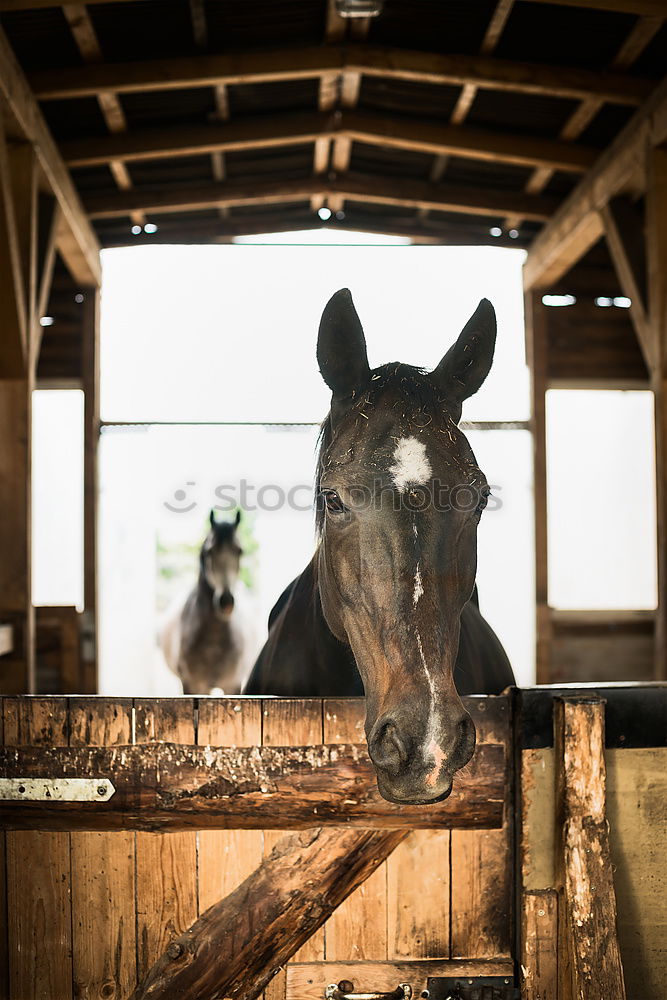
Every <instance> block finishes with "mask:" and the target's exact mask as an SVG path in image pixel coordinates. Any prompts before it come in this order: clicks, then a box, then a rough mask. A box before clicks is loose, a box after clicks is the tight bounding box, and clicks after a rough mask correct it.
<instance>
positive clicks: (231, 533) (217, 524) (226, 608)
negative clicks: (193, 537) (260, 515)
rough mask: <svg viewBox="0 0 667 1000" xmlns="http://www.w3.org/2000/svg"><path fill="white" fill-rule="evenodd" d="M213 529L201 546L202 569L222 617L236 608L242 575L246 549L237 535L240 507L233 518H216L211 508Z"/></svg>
mask: <svg viewBox="0 0 667 1000" xmlns="http://www.w3.org/2000/svg"><path fill="white" fill-rule="evenodd" d="M209 521H210V529H209V532H208V534H207V535H206V538H205V539H204V543H203V545H202V547H201V552H200V556H199V560H200V573H201V575H202V576H203V577H204V579H205V580H206V583H207V584H208V586H209V588H210V589H211V591H212V598H211V599H212V602H213V609H214V611H215V612H216V614H217V615H218V616H219V617H221V618H224V619H226V618H229V616H230V615H231V613H232V611H233V610H234V593H233V591H234V587H235V585H236V581H237V579H238V575H239V566H240V563H241V556H242V555H243V549H242V548H241V546H240V545H239V542H238V538H237V528H238V526H239V524H240V521H241V511H237V513H236V517H235V519H234V520H233V521H216V519H215V511H213V510H212V511H211V514H210V517H209Z"/></svg>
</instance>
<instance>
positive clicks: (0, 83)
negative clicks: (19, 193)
mask: <svg viewBox="0 0 667 1000" xmlns="http://www.w3.org/2000/svg"><path fill="white" fill-rule="evenodd" d="M0 94H2V96H3V97H4V99H5V101H6V102H7V104H8V105H9V107H10V109H11V111H12V113H13V115H14V117H15V118H16V120H17V121H18V123H19V126H20V128H21V130H22V132H23V134H24V136H25V138H26V139H27V140H28V141H29V142H30V143H32V144H33V145H34V147H35V151H36V153H37V158H38V160H39V162H40V166H41V168H42V170H43V172H44V174H45V176H46V179H47V181H48V183H49V186H50V188H51V190H52V191H53V194H54V195H55V197H56V198H57V200H58V203H59V205H60V208H61V210H62V220H61V223H62V224H61V226H60V228H59V241H58V242H59V247H58V248H59V251H60V254H61V256H62V257H63V260H64V261H65V263H66V264H67V266H68V268H69V270H70V272H71V273H72V275H73V276H74V277H75V278H77V280H81V281H83V282H86V283H88V284H95V285H99V283H100V281H101V269H100V261H99V243H98V242H97V237H96V236H95V234H94V232H93V229H92V227H91V225H90V223H89V221H88V219H87V218H86V214H85V212H84V210H83V207H82V205H81V201H80V199H79V196H78V194H77V192H76V190H75V188H74V185H73V183H72V180H71V178H70V175H69V171H68V170H67V168H66V167H65V164H64V163H63V161H62V157H61V156H60V153H59V152H58V150H57V148H56V145H55V142H54V141H53V139H52V137H51V133H50V131H49V129H48V127H47V125H46V122H45V121H44V118H43V116H42V113H41V111H40V110H39V107H38V105H37V102H36V100H35V97H34V95H33V93H32V91H31V89H30V87H29V85H28V83H27V81H26V79H25V76H24V74H23V71H22V69H21V67H20V66H19V63H18V61H17V59H16V56H15V55H14V52H13V50H12V47H11V45H10V44H9V42H8V40H7V37H6V35H5V34H4V32H3V31H2V29H1V28H0Z"/></svg>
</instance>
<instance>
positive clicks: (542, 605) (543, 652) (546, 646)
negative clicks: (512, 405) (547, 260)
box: [524, 272, 551, 684]
mask: <svg viewBox="0 0 667 1000" xmlns="http://www.w3.org/2000/svg"><path fill="white" fill-rule="evenodd" d="M524 277H525V272H524ZM524 309H525V322H526V359H527V362H528V369H529V371H530V419H531V432H532V438H533V482H534V486H533V490H534V494H535V501H534V503H535V507H534V530H535V661H536V662H535V669H536V679H537V683H538V684H545V683H548V679H549V671H550V642H551V622H550V619H549V608H548V604H549V594H548V585H549V573H548V556H549V550H548V539H547V441H546V391H547V368H548V358H549V336H548V327H547V318H548V313H547V309H546V306H544V305H543V304H542V297H541V295H539V294H538V293H536V292H527V294H526V295H525V296H524Z"/></svg>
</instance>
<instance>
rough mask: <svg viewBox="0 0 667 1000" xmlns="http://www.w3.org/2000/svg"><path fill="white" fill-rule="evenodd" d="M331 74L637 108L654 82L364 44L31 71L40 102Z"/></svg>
mask: <svg viewBox="0 0 667 1000" xmlns="http://www.w3.org/2000/svg"><path fill="white" fill-rule="evenodd" d="M332 73H341V74H342V73H360V74H362V75H364V74H368V75H370V76H377V77H382V78H386V79H395V80H409V81H413V82H415V83H430V84H452V85H454V86H463V85H464V84H466V83H473V84H475V85H476V86H478V87H483V88H488V89H493V90H500V91H506V92H516V93H525V94H547V95H551V96H555V97H570V98H574V99H579V100H583V99H584V98H586V97H588V96H590V95H595V96H597V97H599V98H602V99H603V100H605V101H611V102H614V103H616V104H627V105H631V106H632V105H638V104H641V102H642V101H643V100H644V99H645V98H646V97H647V96H648V95H649V94H650V92H651V90H652V89H653V87H654V85H655V82H654V81H652V80H645V79H642V78H641V77H635V76H629V75H625V74H622V73H611V72H599V71H594V70H585V69H578V68H573V67H558V66H547V65H541V64H534V63H520V62H512V61H510V60H504V59H495V58H493V57H491V56H466V55H441V54H438V53H429V52H413V51H410V50H404V49H395V48H387V47H381V46H372V45H361V44H348V45H331V46H322V47H319V48H304V49H294V50H289V49H282V50H277V51H273V52H245V53H242V52H239V53H234V54H228V55H199V56H192V57H179V58H174V59H151V60H145V61H141V62H130V63H103V64H100V65H90V66H80V67H64V68H61V69H58V70H42V71H40V72H36V73H32V74H31V75H30V81H31V85H32V87H33V90H34V92H35V94H36V96H37V97H38V98H39V99H40V100H53V99H61V98H62V99H66V98H75V97H90V96H94V95H96V94H98V93H100V92H102V91H105V90H112V91H114V92H116V93H129V92H132V91H145V90H171V89H181V88H187V87H206V86H215V85H216V84H219V83H225V84H237V83H244V84H249V83H268V82H272V81H280V80H299V79H302V80H308V79H319V78H321V77H322V76H326V75H329V76H330V75H331V74H332Z"/></svg>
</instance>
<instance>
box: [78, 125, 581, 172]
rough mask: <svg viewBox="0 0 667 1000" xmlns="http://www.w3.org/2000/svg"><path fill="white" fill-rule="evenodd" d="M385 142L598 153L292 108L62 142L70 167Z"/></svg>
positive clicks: (522, 157)
mask: <svg viewBox="0 0 667 1000" xmlns="http://www.w3.org/2000/svg"><path fill="white" fill-rule="evenodd" d="M340 136H342V137H344V138H347V139H348V140H350V141H355V142H364V143H368V144H370V145H377V146H384V147H387V148H390V149H405V150H408V151H412V152H421V153H432V154H434V155H454V156H462V157H465V158H468V159H473V160H485V161H489V162H500V163H513V164H517V165H520V166H548V167H549V168H551V169H553V170H564V171H568V172H574V173H583V172H585V171H586V170H587V169H589V168H590V167H591V166H592V165H593V163H594V162H595V160H596V159H597V156H598V151H597V150H595V149H592V148H591V147H587V146H582V145H575V144H574V143H567V142H560V141H557V140H549V139H537V138H534V137H533V136H526V135H521V134H517V135H514V134H512V133H509V134H508V133H506V132H491V131H484V130H482V129H472V128H460V127H457V126H447V125H444V126H443V125H437V124H434V123H432V122H420V121H414V120H407V119H405V118H392V117H389V116H384V115H375V114H368V113H366V112H357V111H343V112H340V113H338V114H326V113H322V112H320V113H317V112H312V113H303V114H302V113H298V114H285V115H271V116H269V117H267V118H246V119H236V120H232V121H228V122H224V123H220V124H209V125H196V126H185V127H184V126H179V127H177V128H169V129H160V130H151V131H146V132H140V133H136V132H135V133H125V134H122V133H121V134H116V135H110V136H108V137H106V136H105V137H103V138H100V139H79V140H73V141H69V142H64V143H61V145H60V149H61V152H62V154H63V156H64V158H65V161H66V163H68V164H69V165H70V166H71V167H90V166H99V165H101V164H104V163H109V162H113V161H114V160H118V159H120V160H123V161H132V160H152V159H165V158H168V159H170V158H172V157H174V156H195V155H200V154H206V153H213V152H233V151H240V150H249V149H267V148H271V147H280V146H290V145H299V144H301V143H307V142H319V141H320V140H324V141H326V142H329V141H330V140H332V139H335V138H337V137H340Z"/></svg>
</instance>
